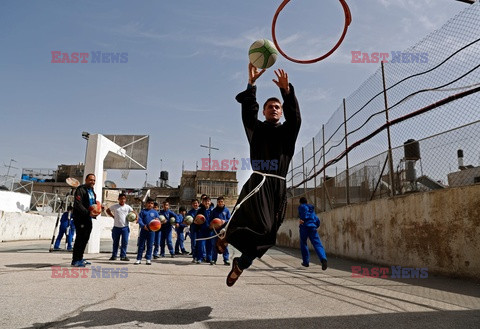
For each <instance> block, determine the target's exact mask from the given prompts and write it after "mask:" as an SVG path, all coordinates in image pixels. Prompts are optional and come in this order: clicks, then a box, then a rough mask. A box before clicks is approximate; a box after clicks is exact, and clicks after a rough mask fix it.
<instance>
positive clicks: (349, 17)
mask: <svg viewBox="0 0 480 329" xmlns="http://www.w3.org/2000/svg"><path fill="white" fill-rule="evenodd" d="M339 1H340V4H341V5H342V7H343V11H344V13H345V25H344V27H343V33H342V35H341V36H340V39H339V40H338V42H337V44H336V45H335V46H334V47H333V48H332V49H330V51H329V52H327V53H326V54H324V55H322V56H320V57H318V58H314V59H306V60H300V59H295V58H292V57H290V56H288V55H287V54H285V53H284V52H283V50H282V49H281V48H280V46H279V45H278V42H277V38H276V36H275V25H276V23H277V17H278V15H279V14H280V12H281V11H282V10H283V8H284V7H285V6H286V5H287V3H289V2H290V0H283V2H282V3H281V4H280V6H279V7H278V9H277V11H276V12H275V15H274V16H273V22H272V39H273V43H274V44H275V47H277V50H278V52H279V53H280V54H282V56H283V57H285V58H286V59H288V60H289V61H292V62H295V63H299V64H312V63H316V62H319V61H321V60H322V59H325V58H327V57H328V56H330V55H331V54H333V52H334V51H335V50H337V48H338V47H339V46H340V44H341V43H342V41H343V38H345V35H346V34H347V30H348V26H349V25H350V23H351V22H352V14H351V13H350V8H348V5H347V3H346V2H345V0H339Z"/></svg>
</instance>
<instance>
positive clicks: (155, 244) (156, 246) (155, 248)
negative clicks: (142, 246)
mask: <svg viewBox="0 0 480 329" xmlns="http://www.w3.org/2000/svg"><path fill="white" fill-rule="evenodd" d="M153 209H155V210H156V211H157V212H158V213H159V214H160V207H159V206H158V202H154V203H153ZM162 225H163V223H162ZM161 234H162V231H161V230H158V231H156V232H155V236H154V238H153V258H158V257H160V256H159V255H158V251H159V250H160V235H161Z"/></svg>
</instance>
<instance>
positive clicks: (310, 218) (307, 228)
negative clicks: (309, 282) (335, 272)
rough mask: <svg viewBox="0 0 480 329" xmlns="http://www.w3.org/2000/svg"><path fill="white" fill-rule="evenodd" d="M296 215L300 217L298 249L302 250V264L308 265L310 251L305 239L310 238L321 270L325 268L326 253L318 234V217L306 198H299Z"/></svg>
mask: <svg viewBox="0 0 480 329" xmlns="http://www.w3.org/2000/svg"><path fill="white" fill-rule="evenodd" d="M298 217H300V221H299V223H300V225H299V227H300V250H301V252H302V258H303V262H302V266H305V267H308V266H310V251H309V250H308V245H307V239H310V242H311V243H312V246H313V248H314V249H315V252H316V253H317V256H318V258H320V262H321V263H322V270H324V271H325V270H326V269H327V255H326V254H325V249H324V248H323V245H322V241H321V240H320V236H319V235H318V231H317V230H318V228H319V227H320V219H319V218H318V217H317V215H316V214H315V208H314V206H313V205H311V204H308V203H307V199H306V198H304V197H302V198H300V205H299V206H298Z"/></svg>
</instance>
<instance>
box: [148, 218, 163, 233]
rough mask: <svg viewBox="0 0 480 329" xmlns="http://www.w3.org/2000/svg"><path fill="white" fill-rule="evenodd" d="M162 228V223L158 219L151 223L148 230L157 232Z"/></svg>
mask: <svg viewBox="0 0 480 329" xmlns="http://www.w3.org/2000/svg"><path fill="white" fill-rule="evenodd" d="M161 227H162V223H160V221H159V220H158V219H152V221H151V222H150V223H148V228H149V229H150V230H151V231H153V232H157V231H158V230H159V229H160V228H161Z"/></svg>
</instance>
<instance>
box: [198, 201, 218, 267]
mask: <svg viewBox="0 0 480 329" xmlns="http://www.w3.org/2000/svg"><path fill="white" fill-rule="evenodd" d="M210 204H211V201H210V197H209V196H208V195H206V196H204V197H203V199H202V203H201V204H200V207H199V209H198V212H197V216H199V215H202V216H204V217H205V221H204V222H203V223H197V224H195V222H194V225H195V226H196V231H197V241H196V247H195V248H196V250H195V254H196V255H197V264H200V263H202V261H203V259H202V258H200V255H202V254H203V250H205V261H207V262H208V263H210V265H214V262H213V261H212V251H213V248H212V247H213V246H212V239H208V240H199V239H204V238H208V237H211V236H212V235H213V232H212V231H211V230H210V228H209V225H210V220H211V213H212V208H211V207H210Z"/></svg>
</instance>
